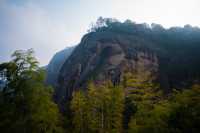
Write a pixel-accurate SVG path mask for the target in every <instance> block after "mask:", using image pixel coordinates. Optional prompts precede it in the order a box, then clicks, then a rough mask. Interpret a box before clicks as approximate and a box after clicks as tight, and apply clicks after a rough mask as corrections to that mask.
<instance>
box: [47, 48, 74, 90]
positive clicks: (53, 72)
mask: <svg viewBox="0 0 200 133" xmlns="http://www.w3.org/2000/svg"><path fill="white" fill-rule="evenodd" d="M74 48H75V46H74V47H67V48H65V49H64V50H62V51H60V52H58V53H56V54H55V55H54V56H53V58H52V59H51V61H50V62H49V64H48V66H47V67H46V70H47V79H46V82H47V84H49V85H52V86H53V87H54V88H56V87H57V86H58V85H57V79H58V75H59V71H60V69H61V67H62V65H63V64H64V62H65V61H66V60H67V58H68V57H69V56H70V55H71V53H72V51H73V50H74Z"/></svg>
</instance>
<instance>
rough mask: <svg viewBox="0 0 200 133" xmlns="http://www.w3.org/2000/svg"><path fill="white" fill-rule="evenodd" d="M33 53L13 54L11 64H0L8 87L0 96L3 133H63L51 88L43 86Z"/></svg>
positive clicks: (29, 51)
mask: <svg viewBox="0 0 200 133" xmlns="http://www.w3.org/2000/svg"><path fill="white" fill-rule="evenodd" d="M33 53H34V52H33V50H32V49H30V50H27V51H21V50H19V51H16V52H14V54H13V55H12V58H13V60H12V61H10V62H8V63H3V64H0V71H3V72H5V73H6V82H7V85H6V86H5V88H4V89H3V91H2V92H0V119H1V121H0V129H1V131H2V132H4V133H7V132H12V133H15V132H17V133H18V132H22V133H54V132H62V128H61V126H60V124H61V123H60V122H61V121H60V116H59V111H58V108H57V105H56V104H55V103H54V102H53V101H52V93H53V91H52V88H50V87H47V86H46V85H45V84H44V79H45V76H44V74H45V73H44V71H43V70H40V69H39V67H38V62H37V60H36V59H35V58H34V56H33Z"/></svg>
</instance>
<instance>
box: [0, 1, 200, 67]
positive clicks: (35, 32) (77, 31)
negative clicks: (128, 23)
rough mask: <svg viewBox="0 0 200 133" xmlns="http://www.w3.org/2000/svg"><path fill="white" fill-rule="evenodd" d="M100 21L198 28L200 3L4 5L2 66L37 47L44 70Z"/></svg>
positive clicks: (0, 10) (1, 10)
mask: <svg viewBox="0 0 200 133" xmlns="http://www.w3.org/2000/svg"><path fill="white" fill-rule="evenodd" d="M99 16H103V17H114V18H117V19H119V20H121V21H124V20H125V19H131V20H133V21H135V22H137V23H141V22H146V23H149V24H150V23H152V22H154V23H159V24H162V25H163V26H164V27H170V26H183V25H185V24H191V25H193V26H200V0H0V62H3V61H7V60H8V59H9V56H10V54H11V53H12V52H13V51H14V50H16V49H28V48H34V50H35V51H36V57H37V58H38V60H39V61H40V63H41V65H45V64H47V63H48V62H49V60H50V58H51V57H52V56H53V54H54V53H55V52H57V51H59V50H61V49H63V48H65V47H67V46H71V45H75V44H78V43H79V42H80V39H81V37H82V35H84V34H85V33H86V32H87V29H88V27H89V25H90V23H91V22H94V21H95V20H96V19H97V18H98V17H99Z"/></svg>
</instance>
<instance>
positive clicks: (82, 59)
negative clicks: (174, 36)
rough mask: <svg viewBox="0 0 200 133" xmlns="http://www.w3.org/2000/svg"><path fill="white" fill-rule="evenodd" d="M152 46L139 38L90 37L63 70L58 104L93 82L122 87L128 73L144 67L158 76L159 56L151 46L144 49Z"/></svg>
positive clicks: (60, 77)
mask: <svg viewBox="0 0 200 133" xmlns="http://www.w3.org/2000/svg"><path fill="white" fill-rule="evenodd" d="M106 34H108V35H106ZM130 38H131V40H130ZM150 43H151V42H145V41H144V40H141V39H139V38H136V37H134V38H132V37H131V36H120V35H118V34H113V33H112V34H110V33H106V32H105V33H90V34H88V35H86V36H85V37H84V38H83V39H82V41H81V43H80V44H79V45H78V46H77V48H76V49H75V50H74V52H73V53H72V55H71V56H70V58H69V59H68V60H66V62H65V63H64V64H63V67H62V68H61V71H60V75H59V79H58V80H59V81H58V84H59V88H58V89H57V91H56V99H57V101H58V102H60V101H62V100H63V99H67V98H70V97H71V95H72V92H73V91H74V90H76V89H78V88H80V87H82V86H85V84H86V83H87V81H89V80H94V81H95V82H96V83H101V82H103V81H105V80H111V81H112V82H113V83H114V84H119V83H120V82H121V80H122V77H123V74H124V72H125V71H135V70H136V69H138V68H139V67H140V66H141V65H143V66H144V67H145V69H147V70H148V71H150V72H151V73H154V74H156V72H157V70H158V59H157V56H156V54H154V52H153V51H152V50H151V49H149V48H148V47H145V48H142V47H140V46H142V45H146V44H149V45H152V44H150Z"/></svg>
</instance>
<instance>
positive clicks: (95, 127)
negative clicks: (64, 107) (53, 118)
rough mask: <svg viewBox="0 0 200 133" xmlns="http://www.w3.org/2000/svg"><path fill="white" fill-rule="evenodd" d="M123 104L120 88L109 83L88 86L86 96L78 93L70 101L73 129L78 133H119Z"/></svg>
mask: <svg viewBox="0 0 200 133" xmlns="http://www.w3.org/2000/svg"><path fill="white" fill-rule="evenodd" d="M123 103H124V94H123V90H122V88H121V87H114V86H113V85H111V84H110V83H106V84H105V85H101V86H94V85H93V84H92V83H91V84H89V88H88V93H87V94H86V95H84V94H83V93H82V92H79V91H78V92H76V93H75V94H74V97H73V100H72V110H73V112H74V121H75V123H74V126H75V129H77V130H78V132H107V133H111V132H113V133H117V132H121V131H122V112H123V108H124V107H123ZM84 111H85V112H84ZM81 112H82V113H81ZM83 123H85V124H86V125H83ZM80 125H82V126H80Z"/></svg>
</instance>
